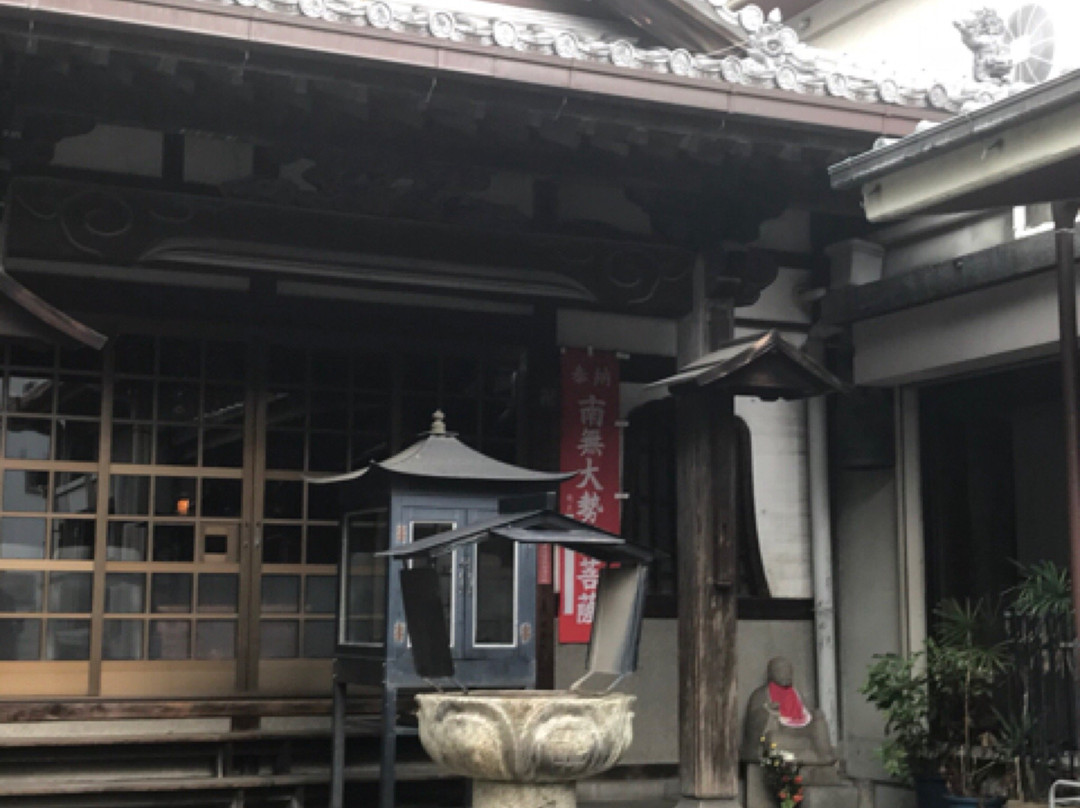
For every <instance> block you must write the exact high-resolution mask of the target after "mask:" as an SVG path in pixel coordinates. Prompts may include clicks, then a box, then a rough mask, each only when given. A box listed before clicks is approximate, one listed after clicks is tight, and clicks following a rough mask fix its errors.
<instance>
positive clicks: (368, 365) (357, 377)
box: [352, 353, 390, 390]
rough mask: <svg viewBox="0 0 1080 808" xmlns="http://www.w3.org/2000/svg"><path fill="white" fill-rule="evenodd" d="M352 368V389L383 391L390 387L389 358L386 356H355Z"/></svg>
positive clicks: (380, 354) (378, 354)
mask: <svg viewBox="0 0 1080 808" xmlns="http://www.w3.org/2000/svg"><path fill="white" fill-rule="evenodd" d="M352 366H353V387H354V388H357V389H363V390H384V389H387V388H389V387H390V358H389V356H388V355H387V354H384V353H377V354H355V355H354V356H353V358H352Z"/></svg>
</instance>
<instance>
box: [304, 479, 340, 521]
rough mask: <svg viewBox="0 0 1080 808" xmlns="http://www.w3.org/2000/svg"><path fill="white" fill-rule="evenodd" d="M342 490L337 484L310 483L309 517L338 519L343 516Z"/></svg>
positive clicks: (308, 490) (308, 489) (308, 493)
mask: <svg viewBox="0 0 1080 808" xmlns="http://www.w3.org/2000/svg"><path fill="white" fill-rule="evenodd" d="M340 493H341V492H340V491H339V490H338V486H336V485H312V484H310V483H309V484H308V487H307V495H308V503H307V509H308V512H307V517H308V519H327V520H332V521H335V522H336V521H337V520H338V519H340V518H341V505H340Z"/></svg>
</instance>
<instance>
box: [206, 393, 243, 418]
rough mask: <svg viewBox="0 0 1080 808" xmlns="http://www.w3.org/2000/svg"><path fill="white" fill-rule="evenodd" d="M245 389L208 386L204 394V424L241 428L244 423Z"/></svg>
mask: <svg viewBox="0 0 1080 808" xmlns="http://www.w3.org/2000/svg"><path fill="white" fill-rule="evenodd" d="M244 397H245V393H244V388H243V387H233V386H225V385H217V384H214V385H207V386H206V390H205V391H204V393H203V410H202V412H203V424H204V425H206V426H241V425H242V424H243V423H244Z"/></svg>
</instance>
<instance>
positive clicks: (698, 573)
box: [676, 262, 739, 808]
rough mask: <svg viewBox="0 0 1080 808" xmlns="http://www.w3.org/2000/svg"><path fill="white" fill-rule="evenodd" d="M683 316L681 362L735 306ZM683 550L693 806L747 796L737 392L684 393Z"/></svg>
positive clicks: (685, 732)
mask: <svg viewBox="0 0 1080 808" xmlns="http://www.w3.org/2000/svg"><path fill="white" fill-rule="evenodd" d="M694 287H695V289H694V307H693V311H692V312H691V313H690V315H689V316H688V317H687V318H686V319H685V320H684V321H683V322H682V323H680V328H679V364H680V366H682V365H684V364H686V363H687V362H689V361H691V360H693V359H696V358H697V357H698V356H700V355H701V354H703V353H707V352H708V351H709V350H711V349H712V348H714V347H716V346H717V344H719V343H721V342H724V341H725V340H728V339H730V338H731V337H732V336H733V332H734V320H733V317H732V306H731V305H730V302H728V301H710V300H709V299H708V298H707V297H706V295H705V281H704V268H703V265H702V264H701V263H700V262H699V265H698V267H697V268H696V270H695V283H694ZM676 412H677V417H678V425H677V456H678V461H677V463H678V467H677V476H678V491H679V494H678V497H679V498H678V552H679V578H678V584H679V590H678V606H679V775H680V781H681V791H682V801H681V802H680V803H679V806H680V808H684V807H685V808H690V806H716V808H720V806H734V805H737V803H738V796H739V793H738V792H739V777H738V772H739V716H738V713H737V709H736V693H737V691H736V677H735V662H736V656H735V639H736V626H737V623H736V617H737V615H736V585H735V583H736V547H735V484H736V478H735V468H736V464H735V409H734V398H733V397H732V395H731V394H730V393H727V392H724V391H722V390H716V389H710V388H705V389H692V390H689V391H687V392H684V393H681V394H679V395H678V397H677V400H676Z"/></svg>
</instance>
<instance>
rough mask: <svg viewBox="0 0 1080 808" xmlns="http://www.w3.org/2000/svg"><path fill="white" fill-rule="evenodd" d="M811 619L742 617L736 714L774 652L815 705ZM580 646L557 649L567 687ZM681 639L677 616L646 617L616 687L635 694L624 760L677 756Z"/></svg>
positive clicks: (580, 659) (559, 677)
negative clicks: (631, 666)
mask: <svg viewBox="0 0 1080 808" xmlns="http://www.w3.org/2000/svg"><path fill="white" fill-rule="evenodd" d="M813 627H814V624H813V623H812V622H809V621H780V620H777V621H757V620H740V621H739V638H738V648H737V649H736V653H737V654H738V670H737V676H738V681H739V715H740V716H742V715H743V714H744V712H745V710H746V701H747V699H749V698H750V693H751V692H753V690H754V689H755V688H757V687H758V686H760V685H761V684H763V683H764V681H765V665H766V663H767V662H768V661H769V660H770V659H771V658H772V657H774V656H786V657H788V658H789V659H791V661H792V662H794V663H795V685H796V687H798V689H799V692H800V693H801V694H802V695H803V696H804V698H805V699H806V701H807V703H808V704H814V703H815V699H814V693H815V691H816V686H817V685H816V682H815V681H814V636H813ZM585 650H586V647H585V646H584V645H560V646H558V647H557V649H556V654H555V686H556V687H568V686H569V685H570V684H571V683H572V682H573V681H574V680H575V679H577V678H579V677H580V676H581V675H582V673H583V672H584V669H585ZM678 660H679V644H678V627H677V625H676V621H675V620H646V621H645V626H644V628H643V631H642V637H641V654H640V662H639V667H638V671H637V673H636V674H635V675H634V676H632V677H630V678H629V679H628V680H627V681H626V682H625V683H624V684H623V685H620V687H619V690H622V691H625V692H627V693H633V694H635V695H636V696H637V697H638V700H637V703H636V705H635V707H634V743H633V745H632V746H631V747H630V750H629V752H627V754H626V755H625V757H624V758H623V760H622V762H623V763H624V764H643V763H677V762H678V760H679V736H678V732H679V661H678Z"/></svg>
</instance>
